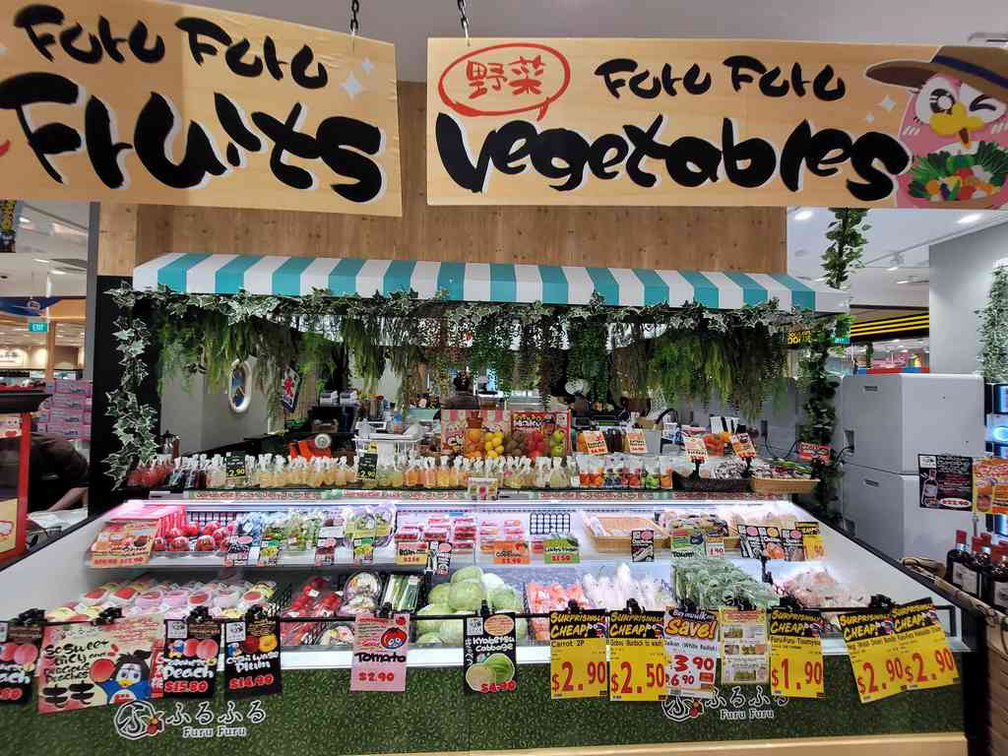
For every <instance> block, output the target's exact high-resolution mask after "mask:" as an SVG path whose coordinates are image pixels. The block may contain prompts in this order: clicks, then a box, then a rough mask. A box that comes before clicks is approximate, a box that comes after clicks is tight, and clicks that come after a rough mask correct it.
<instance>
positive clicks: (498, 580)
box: [483, 572, 504, 595]
mask: <svg viewBox="0 0 1008 756" xmlns="http://www.w3.org/2000/svg"><path fill="white" fill-rule="evenodd" d="M483 587H484V588H485V589H486V592H487V594H488V595H489V594H492V593H493V592H494V591H496V590H497V589H498V588H503V587H504V579H503V578H502V577H501V576H500V575H495V574H493V573H492V572H484V573H483Z"/></svg>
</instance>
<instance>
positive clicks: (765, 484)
mask: <svg viewBox="0 0 1008 756" xmlns="http://www.w3.org/2000/svg"><path fill="white" fill-rule="evenodd" d="M750 483H751V484H752V490H753V493H762V494H810V493H812V492H813V491H815V487H816V486H817V485H819V481H818V480H817V479H816V478H751V479H750Z"/></svg>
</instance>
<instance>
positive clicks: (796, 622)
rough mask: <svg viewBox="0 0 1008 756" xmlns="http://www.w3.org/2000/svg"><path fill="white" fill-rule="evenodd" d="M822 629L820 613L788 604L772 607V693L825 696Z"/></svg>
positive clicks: (789, 695) (790, 696) (784, 695)
mask: <svg viewBox="0 0 1008 756" xmlns="http://www.w3.org/2000/svg"><path fill="white" fill-rule="evenodd" d="M787 603H791V602H787ZM822 632H823V618H822V614H820V613H819V612H811V611H806V610H802V609H798V608H797V606H788V605H785V606H780V607H774V608H773V609H771V610H770V692H771V695H774V696H782V697H784V698H825V697H826V692H825V683H824V680H823V655H822Z"/></svg>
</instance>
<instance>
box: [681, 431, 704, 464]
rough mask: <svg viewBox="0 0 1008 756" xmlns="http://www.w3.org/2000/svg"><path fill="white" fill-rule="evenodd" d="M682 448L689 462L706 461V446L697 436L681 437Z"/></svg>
mask: <svg viewBox="0 0 1008 756" xmlns="http://www.w3.org/2000/svg"><path fill="white" fill-rule="evenodd" d="M683 447H684V448H685V450H686V456H687V457H689V461H690V462H701V463H703V462H706V461H707V444H705V443H704V440H703V439H702V438H700V437H698V436H683Z"/></svg>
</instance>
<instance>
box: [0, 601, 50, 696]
mask: <svg viewBox="0 0 1008 756" xmlns="http://www.w3.org/2000/svg"><path fill="white" fill-rule="evenodd" d="M44 623H45V611H44V610H42V609H29V610H28V611H25V612H21V614H19V615H18V616H17V618H15V619H13V620H11V621H10V622H0V644H2V645H3V650H4V653H3V655H2V656H0V706H9V705H20V704H26V703H28V702H30V701H31V691H32V683H33V681H34V680H35V668H36V666H37V665H38V658H39V648H40V646H41V645H42V626H43V624H44Z"/></svg>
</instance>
